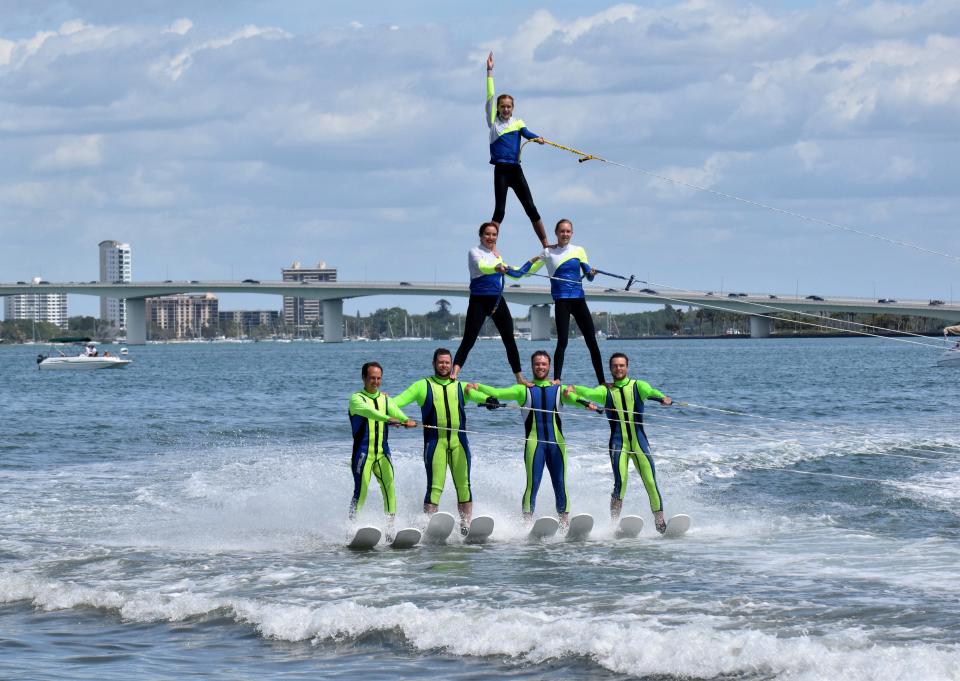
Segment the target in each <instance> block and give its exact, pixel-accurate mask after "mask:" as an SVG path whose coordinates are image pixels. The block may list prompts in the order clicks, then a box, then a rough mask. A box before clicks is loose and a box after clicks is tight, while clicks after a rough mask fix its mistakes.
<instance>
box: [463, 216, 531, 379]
mask: <svg viewBox="0 0 960 681" xmlns="http://www.w3.org/2000/svg"><path fill="white" fill-rule="evenodd" d="M499 235H500V227H498V226H497V224H496V223H494V222H484V223H483V224H482V225H480V245H479V246H474V247H473V248H471V249H470V253H469V255H468V256H467V265H468V267H469V268H470V302H469V303H468V304H467V321H466V326H465V328H464V330H463V339H462V340H461V341H460V347H458V348H457V354H456V355H455V356H454V358H453V371H452V372H451V374H450V377H451V378H454V379H455V378H456V377H457V376H459V375H460V369H461V368H462V367H463V365H464V364H466V362H467V355H469V354H470V350H471V349H473V344H474V343H476V341H477V336H479V335H480V329H481V328H483V323H484V322H485V321H486V320H487V317H490V318H492V319H493V323H494V324H495V325H496V327H497V331H499V332H500V338H501V340H503V347H504V349H505V350H506V351H507V361H508V362H509V363H510V369H511V370H512V371H513V376H514V378H516V380H517V383H526V381H525V380H524V378H523V374H522V373H521V370H520V352H519V351H518V350H517V341H516V339H514V337H513V317H511V316H510V308H509V307H507V301H506V300H504V299H503V277H504V275H506V276H508V277H512V278H514V279H518V278H520V277H522V276H523V275H524V273H526V272H527V271H529V269H530V267H531V265H532V263H531V262H527V263H526V264H524V266H523V267H521V268H520V269H514V268H511V267H508V266H507V265H505V264H504V263H503V258H501V257H500V253H498V252H497V237H499Z"/></svg>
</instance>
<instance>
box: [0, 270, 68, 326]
mask: <svg viewBox="0 0 960 681" xmlns="http://www.w3.org/2000/svg"><path fill="white" fill-rule="evenodd" d="M32 283H33V284H39V283H40V277H34V278H33V280H32ZM3 317H4V319H32V320H33V321H35V322H50V323H51V324H56V325H57V326H59V327H60V328H61V329H66V328H67V294H66V293H18V294H17V295H15V296H6V297H5V298H4V301H3Z"/></svg>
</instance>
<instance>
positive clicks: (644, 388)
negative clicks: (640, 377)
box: [637, 381, 666, 400]
mask: <svg viewBox="0 0 960 681" xmlns="http://www.w3.org/2000/svg"><path fill="white" fill-rule="evenodd" d="M637 392H638V393H640V399H641V400H649V399H650V398H655V399H658V400H662V399H663V398H664V397H666V395H664V394H663V393H662V392H660V391H659V390H657V389H656V388H654V387H653V386H651V385H650V384H649V383H647V382H646V381H637Z"/></svg>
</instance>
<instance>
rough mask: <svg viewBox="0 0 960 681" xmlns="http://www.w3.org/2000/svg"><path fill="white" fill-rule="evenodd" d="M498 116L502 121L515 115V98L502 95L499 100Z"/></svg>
mask: <svg viewBox="0 0 960 681" xmlns="http://www.w3.org/2000/svg"><path fill="white" fill-rule="evenodd" d="M497 115H498V116H500V118H501V119H502V120H507V119H509V118H510V117H511V116H512V115H513V97H511V96H510V95H500V97H499V98H498V99H497Z"/></svg>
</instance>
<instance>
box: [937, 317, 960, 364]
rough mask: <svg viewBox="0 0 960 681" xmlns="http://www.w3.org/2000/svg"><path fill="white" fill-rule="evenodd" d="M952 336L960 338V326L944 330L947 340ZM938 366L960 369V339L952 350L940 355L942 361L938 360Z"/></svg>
mask: <svg viewBox="0 0 960 681" xmlns="http://www.w3.org/2000/svg"><path fill="white" fill-rule="evenodd" d="M951 334H953V335H956V336H960V324H957V325H956V326H948V327H947V328H945V329H944V330H943V337H944V338H945V339H946V338H947V337H948V336H950V335H951ZM937 366H938V367H960V339H958V340H957V342H956V343H955V344H954V346H953V347H952V348H950V349H949V350H947V351H946V352H944V353H943V354H942V355H940V359H938V360H937Z"/></svg>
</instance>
